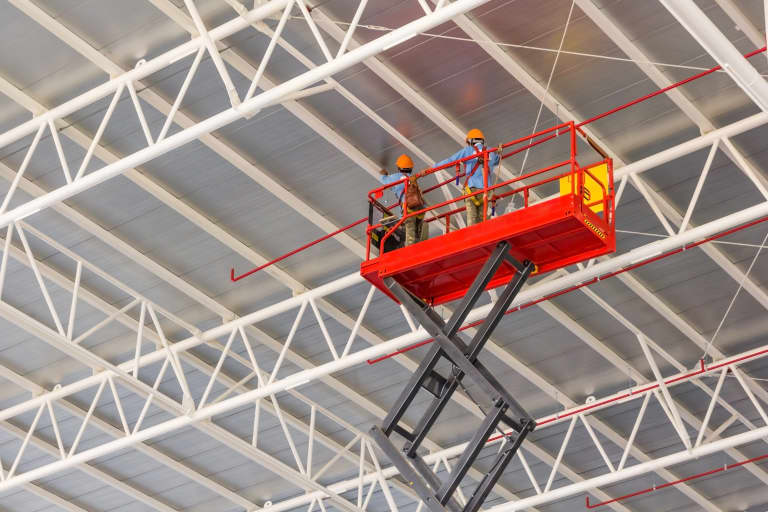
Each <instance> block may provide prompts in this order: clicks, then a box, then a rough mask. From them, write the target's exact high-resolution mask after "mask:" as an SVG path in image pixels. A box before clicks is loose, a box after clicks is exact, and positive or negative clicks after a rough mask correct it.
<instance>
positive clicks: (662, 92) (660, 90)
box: [576, 46, 766, 128]
mask: <svg viewBox="0 0 768 512" xmlns="http://www.w3.org/2000/svg"><path fill="white" fill-rule="evenodd" d="M765 50H766V47H765V46H763V47H762V48H760V49H758V50H754V51H752V52H749V53H747V54H745V55H744V58H745V59H749V58H752V57H754V56H755V55H758V54H760V53H763V52H764V51H765ZM721 69H723V68H722V66H715V67H713V68H712V69H708V70H706V71H702V72H701V73H697V74H695V75H693V76H689V77H688V78H686V79H684V80H680V81H679V82H675V83H674V84H670V85H668V86H667V87H664V88H662V89H659V90H658V91H654V92H652V93H650V94H646V95H645V96H641V97H640V98H637V99H636V100H632V101H630V102H629V103H625V104H624V105H619V106H618V107H615V108H612V109H611V110H609V111H607V112H603V113H602V114H598V115H596V116H594V117H590V118H589V119H587V120H585V121H582V122H580V123H579V124H577V125H576V128H580V127H582V126H584V125H587V124H590V123H592V122H595V121H597V120H598V119H602V118H604V117H606V116H609V115H611V114H615V113H616V112H618V111H620V110H624V109H625V108H629V107H631V106H632V105H636V104H638V103H641V102H643V101H645V100H648V99H651V98H653V97H655V96H658V95H659V94H664V93H665V92H667V91H671V90H672V89H675V88H677V87H680V86H681V85H685V84H687V83H689V82H693V81H694V80H698V79H699V78H701V77H704V76H707V75H709V74H712V73H714V72H715V71H720V70H721Z"/></svg>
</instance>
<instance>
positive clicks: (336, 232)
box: [229, 217, 368, 283]
mask: <svg viewBox="0 0 768 512" xmlns="http://www.w3.org/2000/svg"><path fill="white" fill-rule="evenodd" d="M367 220H368V217H363V218H362V219H360V220H356V221H355V222H353V223H352V224H349V225H348V226H344V227H343V228H340V229H337V230H336V231H334V232H333V233H328V234H327V235H325V236H324V237H321V238H318V239H317V240H314V241H312V242H309V243H308V244H305V245H302V246H301V247H299V248H298V249H294V250H292V251H291V252H288V253H285V254H283V255H282V256H280V257H279V258H275V259H273V260H272V261H268V262H266V263H265V264H263V265H261V266H260V267H256V268H254V269H251V270H249V271H248V272H246V273H245V274H240V275H239V276H235V269H234V268H231V269H229V278H230V279H231V280H232V282H233V283H234V282H235V281H239V280H241V279H243V278H244V277H248V276H250V275H251V274H255V273H256V272H258V271H259V270H263V269H265V268H267V267H269V266H271V265H274V264H275V263H277V262H279V261H282V260H284V259H285V258H287V257H289V256H293V255H294V254H296V253H297V252H301V251H303V250H304V249H309V248H310V247H312V246H313V245H317V244H319V243H320V242H322V241H324V240H328V239H329V238H332V237H334V236H336V235H338V234H339V233H341V232H344V231H346V230H348V229H350V228H353V227H355V226H357V225H358V224H362V223H363V222H365V221H367Z"/></svg>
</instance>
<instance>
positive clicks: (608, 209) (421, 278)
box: [360, 123, 615, 512]
mask: <svg viewBox="0 0 768 512" xmlns="http://www.w3.org/2000/svg"><path fill="white" fill-rule="evenodd" d="M567 132H570V138H569V139H567V140H569V141H570V158H569V159H567V160H564V161H562V162H558V163H556V164H554V165H551V166H549V167H547V168H545V169H539V170H537V171H534V172H532V173H528V174H526V175H523V176H521V177H518V178H514V179H512V180H508V181H505V182H502V183H499V184H497V185H490V184H489V183H488V175H489V174H488V168H487V162H488V161H489V158H488V153H489V152H490V151H492V150H490V149H488V150H485V151H484V154H483V158H482V160H483V162H485V163H484V165H485V166H486V167H485V168H484V169H483V173H484V185H485V186H484V188H483V189H482V190H480V191H477V192H474V193H473V194H475V195H479V194H482V197H483V201H484V203H485V204H486V207H487V205H488V204H489V203H495V202H496V201H497V200H499V199H503V198H504V197H509V196H512V195H521V196H523V198H524V201H523V202H524V204H523V208H520V209H518V210H515V211H512V212H509V213H506V214H504V215H500V216H498V217H494V218H484V222H482V223H479V224H476V225H474V226H469V227H466V228H463V229H458V230H456V229H454V230H452V229H451V222H450V219H451V216H452V215H456V214H459V213H460V212H462V211H463V210H464V208H463V207H459V208H455V209H450V208H451V206H452V205H455V204H456V203H457V202H463V200H464V199H465V198H466V197H469V196H467V195H465V196H460V197H457V198H454V199H450V200H447V201H444V202H442V203H439V204H437V205H434V206H430V207H425V208H424V209H422V210H420V211H416V212H406V214H405V215H403V216H402V217H401V219H400V220H399V221H398V222H396V223H394V224H392V223H391V218H392V217H391V210H390V209H386V208H385V207H383V205H381V203H380V202H379V201H378V199H380V198H381V197H382V194H383V191H384V190H385V189H387V188H390V187H393V186H395V185H396V184H389V185H385V186H383V187H379V188H378V189H375V190H373V191H371V193H370V194H369V205H370V206H369V226H368V230H367V233H368V254H367V258H366V261H364V262H363V263H362V265H361V267H360V273H361V274H362V275H363V276H364V277H365V278H366V279H367V280H368V281H370V282H371V283H372V284H374V285H375V286H377V287H378V288H379V289H381V290H382V291H383V292H384V293H386V294H387V295H389V296H390V297H391V298H392V299H394V300H396V301H397V302H399V303H400V304H402V306H403V307H405V308H406V310H407V311H408V312H409V313H410V314H411V315H412V317H413V318H415V319H416V320H417V321H418V322H419V323H420V324H421V325H422V326H423V327H424V328H425V329H426V331H427V332H428V333H429V334H430V336H432V337H433V339H434V341H435V343H434V344H433V345H432V346H431V348H430V350H429V352H428V353H427V355H426V357H425V358H424V359H423V360H422V362H421V363H420V364H419V367H418V368H417V369H416V372H415V373H414V374H413V376H412V377H411V379H410V381H409V382H408V385H407V386H406V388H405V389H404V390H403V392H402V393H401V394H400V396H399V397H398V399H397V401H396V402H395V404H394V405H393V407H392V410H391V411H390V412H389V414H388V415H387V416H386V418H384V422H383V424H382V425H381V426H374V427H373V428H372V429H371V434H372V436H373V438H374V440H375V441H376V443H377V444H378V445H379V447H380V448H381V449H382V450H383V451H384V452H385V454H386V455H387V456H388V457H389V459H390V460H391V461H392V463H393V464H394V465H395V466H396V467H397V469H398V471H399V472H400V474H401V475H402V477H404V479H405V481H406V482H407V483H408V484H409V485H410V486H411V487H412V488H413V490H414V491H415V492H416V493H417V494H418V495H419V497H420V498H421V499H422V500H423V502H424V504H425V505H426V506H427V507H428V508H429V510H431V511H432V512H446V511H447V512H476V511H477V510H478V509H479V508H480V506H481V505H482V504H483V502H484V501H485V499H486V498H487V497H488V494H489V493H490V492H491V490H492V489H493V486H494V485H495V484H496V482H497V481H498V479H499V478H500V477H501V475H502V473H503V472H504V470H505V468H506V467H507V465H508V464H509V463H510V462H511V460H512V459H513V458H514V456H515V454H516V453H517V450H518V449H519V448H520V445H521V444H522V443H523V441H524V440H525V438H526V436H527V435H528V434H529V433H530V432H532V431H533V430H534V429H535V428H536V422H535V421H534V420H533V419H532V418H531V416H530V415H529V414H528V413H527V412H526V411H525V409H523V407H522V406H521V405H520V403H519V402H518V401H517V400H516V399H515V398H514V397H513V396H512V394H511V393H509V392H508V391H507V390H506V389H505V388H504V387H503V386H502V385H501V383H500V382H499V381H498V380H497V379H496V377H494V375H493V374H492V373H491V372H490V371H489V370H488V368H487V367H486V366H485V365H484V364H483V363H482V362H481V361H480V360H479V358H478V356H479V355H480V353H481V352H482V350H483V348H484V346H485V344H486V342H487V341H488V339H489V337H490V336H491V334H492V333H493V331H494V329H495V328H496V326H497V325H498V324H499V322H500V321H501V319H502V317H503V316H504V314H505V313H506V312H507V310H508V308H509V307H510V305H511V304H512V302H513V301H514V299H515V297H516V296H517V294H518V292H519V291H520V290H521V288H522V287H523V285H524V284H525V282H526V280H527V279H528V278H529V277H530V276H531V275H532V274H533V273H534V272H539V273H541V272H548V271H551V270H555V269H557V268H561V267H564V266H567V265H571V264H574V263H578V262H580V261H584V260H586V259H589V258H595V257H597V256H600V255H602V254H607V253H609V252H613V251H614V250H615V225H614V203H613V200H614V195H613V176H612V169H611V160H610V159H608V158H606V159H605V160H603V161H599V162H597V163H594V164H591V165H589V166H586V167H581V166H579V165H578V163H577V161H576V128H575V126H574V124H573V123H565V124H563V125H560V126H556V127H553V128H550V129H548V130H544V131H542V132H539V133H537V134H534V135H531V136H529V137H525V138H523V139H519V140H517V141H513V142H510V143H508V144H505V145H503V148H502V149H508V148H512V147H513V146H520V145H521V144H524V145H522V147H517V148H516V149H514V150H511V151H509V152H507V153H503V155H502V158H508V157H509V156H512V155H514V154H517V153H520V152H521V151H524V150H528V149H530V148H532V147H534V146H537V145H539V144H541V143H543V142H546V141H548V140H552V139H556V138H558V137H559V136H560V135H562V134H564V133H567ZM596 149H597V148H596ZM475 156H477V155H475ZM471 158H473V157H468V158H466V159H464V160H469V159H471ZM460 163H461V161H460V162H458V163H451V164H447V165H445V166H442V167H438V168H434V169H428V170H427V171H424V172H422V173H420V174H419V175H418V177H424V176H427V175H430V174H433V173H436V172H438V171H440V170H444V169H448V168H451V167H453V166H456V172H457V177H456V180H457V182H458V178H459V175H460V165H459V164H460ZM562 167H567V170H566V171H565V172H562V171H561V170H560V169H561V168H562ZM523 180H527V181H530V180H535V182H533V183H527V184H525V183H524V182H523ZM451 181H453V180H452V179H451V180H448V181H444V182H442V183H438V185H437V186H435V187H432V188H430V189H427V191H431V190H434V189H436V188H438V187H440V186H444V185H447V184H449V183H450V182H451ZM557 183H559V185H560V194H559V195H556V196H555V197H550V198H548V199H546V200H543V201H538V202H535V203H532V202H531V201H530V196H531V195H532V194H531V191H532V190H533V189H534V188H537V187H539V190H541V188H542V186H544V185H547V184H557ZM404 185H405V187H406V190H407V187H408V186H409V184H408V182H405V183H404ZM539 195H541V194H539ZM376 208H378V209H380V210H382V212H383V213H384V215H387V219H389V220H390V223H389V224H388V225H387V226H384V224H383V223H378V224H377V223H374V222H373V218H372V217H373V212H374V210H375V209H376ZM446 208H448V210H447V211H446ZM483 210H484V211H487V208H484V209H483ZM427 213H430V214H431V217H430V218H429V219H426V218H425V221H427V222H434V221H442V220H443V219H445V233H444V234H442V235H441V236H438V237H434V238H431V239H429V240H426V241H423V242H419V243H416V244H413V245H410V246H407V247H400V248H394V249H393V248H392V243H391V241H390V242H389V245H387V242H388V239H389V238H391V237H392V236H393V235H395V234H396V233H397V230H398V229H399V228H401V226H402V224H403V222H404V221H405V220H406V219H407V218H408V217H412V216H416V215H421V214H427ZM372 240H374V241H375V243H376V248H378V250H379V254H378V256H376V257H371V245H372ZM499 286H505V288H504V290H503V292H502V293H501V294H500V296H499V298H498V300H496V302H495V303H494V305H493V307H492V308H491V311H490V313H489V314H488V316H487V317H486V318H485V319H484V320H483V321H482V323H481V324H480V325H479V326H478V327H477V328H476V329H477V330H476V333H475V335H474V336H473V337H472V339H471V340H470V341H469V343H465V342H464V340H462V339H461V338H460V337H459V329H460V327H461V326H462V324H463V323H464V321H465V320H466V318H467V315H468V314H469V312H470V311H471V310H472V308H473V307H474V306H475V305H476V303H477V301H478V299H479V298H480V296H481V295H482V293H483V292H484V291H485V290H487V289H491V288H495V287H499ZM449 301H459V302H458V304H457V306H456V307H455V309H454V310H453V313H452V315H451V316H450V318H449V320H448V321H447V322H445V321H443V320H442V318H441V316H440V315H438V314H437V312H436V311H435V310H434V306H435V305H438V304H443V303H446V302H449ZM441 363H442V364H441ZM445 363H447V365H446V364H445ZM442 366H448V368H450V370H449V371H448V372H447V373H446V372H445V370H443V369H442ZM441 372H442V373H441ZM466 377H468V378H469V379H470V381H471V383H472V384H473V385H474V386H475V388H476V389H477V390H478V391H477V392H473V394H472V396H471V397H470V398H471V399H472V400H473V401H475V403H476V404H477V405H478V407H479V408H480V409H481V410H482V411H483V415H484V417H483V420H482V422H481V425H480V427H479V428H478V430H477V432H475V434H474V435H473V437H472V439H471V440H470V441H469V443H468V445H467V448H466V449H465V450H464V453H463V454H462V455H461V456H460V458H459V460H458V461H457V462H456V463H455V465H454V467H453V470H452V471H450V473H449V475H448V477H447V479H444V480H441V479H440V478H439V477H438V476H437V474H435V472H434V471H433V470H432V469H431V468H430V467H429V466H428V465H427V464H426V462H425V461H424V460H423V458H422V456H421V455H420V454H419V448H420V447H421V445H422V443H423V441H424V439H426V437H427V435H428V433H429V431H430V430H431V429H432V428H433V427H434V426H435V424H436V422H437V420H438V418H439V416H440V414H441V413H442V411H443V410H444V408H445V406H446V405H447V404H448V402H449V401H450V400H451V397H452V396H453V393H454V392H456V391H457V389H458V388H460V387H461V388H462V389H464V390H465V391H466V388H465V386H464V384H463V381H464V379H465V378H466ZM420 392H427V393H429V394H431V395H432V399H431V402H430V403H429V405H428V407H427V409H426V412H424V414H423V416H422V417H421V419H420V420H419V421H418V423H417V424H416V426H415V427H413V429H412V430H409V429H408V428H406V427H404V426H403V425H402V424H401V421H402V419H403V416H404V415H405V413H406V412H407V411H408V409H409V408H410V407H411V405H412V404H413V401H414V399H415V398H416V396H417V394H418V393H420ZM467 394H469V393H467ZM494 431H499V432H501V435H502V437H503V440H504V444H503V445H502V448H501V450H500V451H499V452H498V454H497V455H496V458H495V459H494V461H493V463H492V464H491V466H490V469H489V470H488V472H487V473H486V474H485V475H484V477H483V478H482V479H481V480H480V482H479V484H478V485H477V486H476V487H475V489H474V491H473V492H472V494H471V495H470V497H469V499H468V501H467V503H466V505H464V506H463V507H462V506H461V505H460V504H459V503H458V501H457V500H456V499H455V497H454V493H455V492H456V489H457V488H458V486H459V485H461V484H462V481H463V480H464V477H465V476H466V474H467V472H468V471H469V469H470V468H471V467H472V465H473V463H474V461H475V460H476V459H477V457H478V456H479V455H480V452H481V450H482V449H483V447H484V446H485V444H486V442H487V441H488V438H489V436H490V435H491V433H492V432H494ZM393 433H397V434H398V435H399V436H401V437H403V438H404V439H405V441H406V442H405V444H404V445H403V446H402V448H398V447H397V446H396V445H395V444H394V443H393V442H392V440H391V436H392V434H393Z"/></svg>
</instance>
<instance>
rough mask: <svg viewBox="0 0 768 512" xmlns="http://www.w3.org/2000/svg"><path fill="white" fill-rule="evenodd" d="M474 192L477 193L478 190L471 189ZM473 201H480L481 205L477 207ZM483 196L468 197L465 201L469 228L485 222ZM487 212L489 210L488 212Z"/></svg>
mask: <svg viewBox="0 0 768 512" xmlns="http://www.w3.org/2000/svg"><path fill="white" fill-rule="evenodd" d="M470 190H471V191H472V192H476V191H477V190H478V189H476V188H471V189H470ZM473 199H479V200H480V205H479V206H478V205H476V204H475V202H474V201H473ZM482 199H483V196H481V195H476V196H472V197H467V198H466V199H464V205H465V206H466V207H467V226H472V225H474V224H477V223H479V222H482V221H483V201H482ZM486 211H487V210H486Z"/></svg>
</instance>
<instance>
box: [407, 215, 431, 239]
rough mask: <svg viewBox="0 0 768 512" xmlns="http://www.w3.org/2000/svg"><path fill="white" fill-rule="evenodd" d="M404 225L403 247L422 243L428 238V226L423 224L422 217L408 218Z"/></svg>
mask: <svg viewBox="0 0 768 512" xmlns="http://www.w3.org/2000/svg"><path fill="white" fill-rule="evenodd" d="M403 224H405V245H411V244H415V243H416V242H423V241H424V240H426V239H428V238H429V225H428V224H427V223H426V222H424V215H419V216H416V217H408V218H407V219H405V221H404V222H403Z"/></svg>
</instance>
